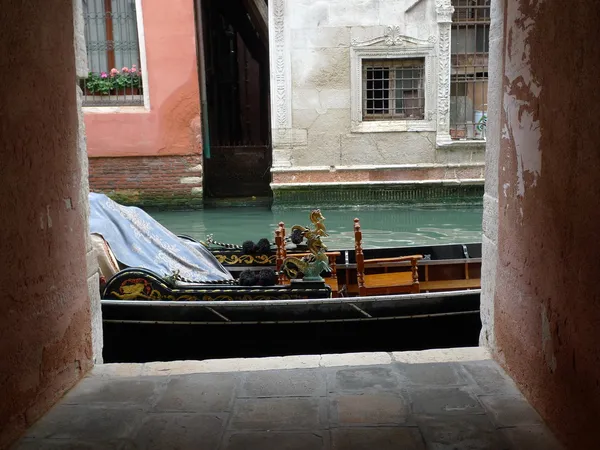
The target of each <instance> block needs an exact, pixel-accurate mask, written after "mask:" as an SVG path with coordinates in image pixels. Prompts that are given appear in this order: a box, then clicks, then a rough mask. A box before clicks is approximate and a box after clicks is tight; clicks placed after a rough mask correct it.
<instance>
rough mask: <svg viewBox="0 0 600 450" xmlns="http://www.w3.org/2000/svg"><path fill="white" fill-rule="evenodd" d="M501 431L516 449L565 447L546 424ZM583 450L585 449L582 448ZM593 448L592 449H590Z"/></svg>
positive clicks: (546, 449) (553, 449)
mask: <svg viewBox="0 0 600 450" xmlns="http://www.w3.org/2000/svg"><path fill="white" fill-rule="evenodd" d="M501 433H502V434H503V435H504V436H506V438H507V439H508V441H509V442H510V444H511V445H512V448H513V449H514V450H529V449H531V450H534V449H535V450H537V449H539V450H563V449H564V447H563V446H562V445H561V444H560V443H559V442H558V440H557V439H556V438H555V437H554V436H553V435H552V433H550V432H549V431H548V428H546V427H545V426H544V425H530V426H523V427H512V428H503V429H502V430H501ZM582 450H583V449H582ZM590 450H591V449H590Z"/></svg>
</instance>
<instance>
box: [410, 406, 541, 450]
mask: <svg viewBox="0 0 600 450" xmlns="http://www.w3.org/2000/svg"><path fill="white" fill-rule="evenodd" d="M417 422H418V424H419V429H420V430H421V433H422V434H423V437H424V438H425V442H426V443H427V448H428V450H456V449H461V450H509V449H510V447H509V445H508V444H507V441H506V440H505V439H504V437H503V436H502V435H501V434H500V433H498V431H497V430H496V428H495V427H494V425H493V424H492V423H491V421H490V420H489V418H488V417H487V416H485V415H475V414H471V415H464V416H445V417H442V418H440V417H439V416H438V417H418V418H417ZM523 450H527V449H523ZM531 450H534V449H533V448H531ZM540 450H542V449H540Z"/></svg>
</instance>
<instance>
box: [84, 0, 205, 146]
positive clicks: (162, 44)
mask: <svg viewBox="0 0 600 450" xmlns="http://www.w3.org/2000/svg"><path fill="white" fill-rule="evenodd" d="M138 14H141V15H143V25H144V35H145V42H146V63H147V69H148V73H147V75H148V86H146V87H145V90H147V91H149V94H150V109H149V110H145V109H144V108H142V107H124V108H121V110H120V111H119V112H110V111H111V110H110V109H104V111H106V112H100V111H102V108H93V109H89V110H88V109H86V114H85V124H86V130H87V137H88V140H87V145H88V153H89V156H90V157H109V156H115V157H121V156H152V155H155V156H160V155H189V154H194V153H196V154H197V153H199V152H200V148H201V147H200V146H199V145H198V127H197V124H199V117H200V96H199V85H198V70H197V61H196V34H195V33H196V32H195V25H194V4H193V1H191V0H171V1H169V2H165V1H162V0H142V9H141V11H138Z"/></svg>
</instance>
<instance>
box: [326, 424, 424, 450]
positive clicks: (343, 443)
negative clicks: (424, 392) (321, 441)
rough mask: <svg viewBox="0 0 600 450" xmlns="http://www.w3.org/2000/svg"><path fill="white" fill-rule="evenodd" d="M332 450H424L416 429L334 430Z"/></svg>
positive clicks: (421, 439)
mask: <svg viewBox="0 0 600 450" xmlns="http://www.w3.org/2000/svg"><path fill="white" fill-rule="evenodd" d="M331 448H332V449H333V450H425V443H424V442H423V438H422V437H421V433H420V432H419V429H418V428H412V427H405V428H398V427H397V428H383V427H377V428H336V429H333V430H331Z"/></svg>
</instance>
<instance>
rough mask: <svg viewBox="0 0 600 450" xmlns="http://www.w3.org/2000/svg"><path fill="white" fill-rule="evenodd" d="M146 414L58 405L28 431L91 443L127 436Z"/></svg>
mask: <svg viewBox="0 0 600 450" xmlns="http://www.w3.org/2000/svg"><path fill="white" fill-rule="evenodd" d="M144 414H145V413H144V412H143V411H142V410H141V409H134V408H126V407H122V406H121V407H119V408H107V407H91V406H83V405H58V406H56V407H54V408H52V409H51V410H50V411H49V412H48V413H47V414H46V415H45V416H44V417H43V418H42V419H40V421H39V422H38V423H36V424H35V425H34V426H33V427H32V428H31V429H30V430H29V431H28V432H27V437H29V438H41V439H49V438H52V439H72V440H81V441H85V442H88V443H96V442H105V441H110V440H118V439H124V438H127V437H129V436H131V435H132V434H133V433H134V432H135V431H136V430H137V427H138V426H139V425H140V424H141V422H142V418H143V416H144Z"/></svg>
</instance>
